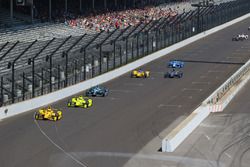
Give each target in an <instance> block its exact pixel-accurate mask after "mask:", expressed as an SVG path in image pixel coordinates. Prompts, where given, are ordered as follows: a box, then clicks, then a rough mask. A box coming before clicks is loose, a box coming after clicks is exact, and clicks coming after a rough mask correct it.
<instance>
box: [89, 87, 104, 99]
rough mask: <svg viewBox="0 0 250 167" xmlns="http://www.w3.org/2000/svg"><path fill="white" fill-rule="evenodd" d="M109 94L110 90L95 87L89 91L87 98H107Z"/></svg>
mask: <svg viewBox="0 0 250 167" xmlns="http://www.w3.org/2000/svg"><path fill="white" fill-rule="evenodd" d="M108 93H109V90H108V89H107V88H104V87H101V86H94V87H92V88H90V89H89V90H87V92H86V96H103V97H104V96H107V95H108Z"/></svg>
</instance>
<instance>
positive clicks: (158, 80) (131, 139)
mask: <svg viewBox="0 0 250 167" xmlns="http://www.w3.org/2000/svg"><path fill="white" fill-rule="evenodd" d="M249 21H250V19H248V20H245V21H243V22H241V23H239V24H236V25H233V26H231V27H229V28H227V29H225V30H223V31H220V32H218V33H216V34H213V35H211V36H209V37H207V38H205V39H203V40H200V41H197V42H195V43H193V44H191V45H189V46H187V47H185V48H183V49H180V50H178V51H176V52H174V53H172V54H170V55H167V56H165V57H164V58H162V59H159V60H156V61H154V62H152V63H149V64H147V65H145V66H144V67H142V69H145V70H150V71H151V74H152V75H151V77H150V78H149V79H131V78H130V77H129V76H130V74H126V75H124V76H121V77H119V78H117V79H114V80H112V81H110V82H109V83H107V84H105V86H106V87H108V88H109V89H110V95H109V96H108V97H106V98H94V106H93V107H92V108H90V109H87V110H84V109H78V108H75V109H69V108H67V107H66V103H67V100H68V99H65V100H62V101H59V102H58V103H56V104H53V107H56V108H60V109H62V110H63V111H64V112H63V116H64V117H63V119H62V120H61V121H59V122H56V123H55V122H49V121H35V120H34V119H33V114H34V111H31V112H28V113H25V114H23V115H20V116H16V117H14V118H10V119H6V120H2V121H0V166H1V167H20V166H21V167H22V166H25V167H34V166H36V167H47V166H48V167H57V166H58V167H59V166H60V167H69V166H70V167H80V166H89V167H119V166H128V167H132V166H133V167H134V166H143V167H152V166H171V165H175V166H176V164H177V166H178V163H176V162H182V161H183V160H187V161H189V160H190V158H189V157H188V156H186V157H185V156H184V157H183V156H180V157H176V156H173V155H172V154H170V155H168V154H164V153H161V152H159V149H160V147H161V139H162V137H163V136H165V135H166V134H167V133H168V132H169V131H170V130H171V129H172V128H173V127H175V125H177V124H178V123H179V122H180V121H181V120H183V119H184V118H185V117H186V116H187V115H188V114H189V113H191V112H192V111H193V110H194V109H195V108H196V107H197V106H198V105H199V104H200V103H201V102H202V101H203V100H204V99H205V98H206V97H207V96H208V95H210V94H211V93H212V92H213V91H214V90H215V89H216V88H217V87H218V86H219V85H220V84H222V83H223V82H224V81H225V80H226V79H227V78H228V77H229V76H230V75H232V74H233V73H234V72H235V71H236V70H237V69H238V68H240V66H241V65H242V64H243V63H244V62H246V61H247V60H248V59H249V53H250V45H249V44H250V41H243V42H232V41H231V38H232V36H233V35H235V34H237V33H241V32H242V31H243V32H244V31H247V27H248V25H249ZM170 59H182V60H185V61H186V65H185V67H184V69H183V71H184V77H183V78H182V79H164V78H163V75H164V73H165V72H166V71H167V70H168V69H167V67H166V63H167V62H168V61H169V60H170ZM79 94H81V92H79ZM196 161H197V162H200V164H203V161H205V160H203V159H196ZM212 163H213V162H212Z"/></svg>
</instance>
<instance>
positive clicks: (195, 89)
mask: <svg viewBox="0 0 250 167" xmlns="http://www.w3.org/2000/svg"><path fill="white" fill-rule="evenodd" d="M182 91H200V92H201V91H202V89H197V88H183V89H182Z"/></svg>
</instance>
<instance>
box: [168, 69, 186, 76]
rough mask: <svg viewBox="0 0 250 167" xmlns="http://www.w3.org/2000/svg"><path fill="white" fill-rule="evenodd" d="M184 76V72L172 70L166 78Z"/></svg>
mask: <svg viewBox="0 0 250 167" xmlns="http://www.w3.org/2000/svg"><path fill="white" fill-rule="evenodd" d="M182 76H183V72H181V71H176V70H174V69H173V70H172V71H168V72H167V73H166V74H165V75H164V78H182Z"/></svg>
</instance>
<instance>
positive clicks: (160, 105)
mask: <svg viewBox="0 0 250 167" xmlns="http://www.w3.org/2000/svg"><path fill="white" fill-rule="evenodd" d="M162 107H178V108H181V107H182V105H176V104H159V105H158V108H162Z"/></svg>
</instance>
